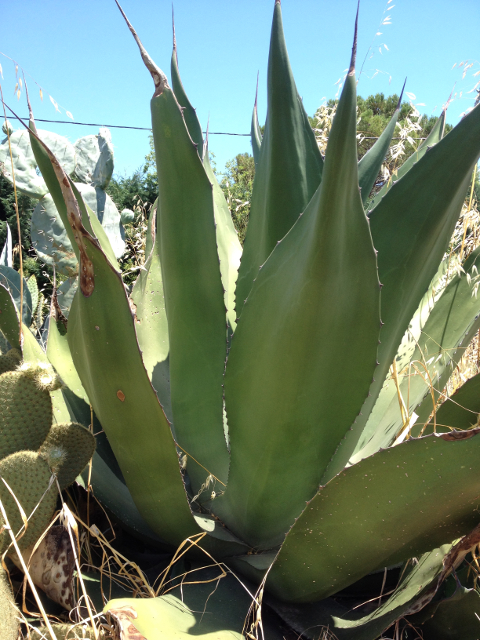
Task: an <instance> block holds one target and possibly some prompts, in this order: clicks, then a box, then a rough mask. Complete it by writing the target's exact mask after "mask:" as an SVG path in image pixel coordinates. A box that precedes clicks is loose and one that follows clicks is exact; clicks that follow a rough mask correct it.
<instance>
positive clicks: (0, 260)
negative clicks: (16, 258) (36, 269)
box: [0, 222, 13, 268]
mask: <svg viewBox="0 0 480 640" xmlns="http://www.w3.org/2000/svg"><path fill="white" fill-rule="evenodd" d="M5 224H6V226H7V239H6V240H5V244H4V245H3V249H2V253H1V254H0V265H2V266H4V267H11V268H13V250H12V232H11V231H10V225H9V224H8V222H6V223H5Z"/></svg>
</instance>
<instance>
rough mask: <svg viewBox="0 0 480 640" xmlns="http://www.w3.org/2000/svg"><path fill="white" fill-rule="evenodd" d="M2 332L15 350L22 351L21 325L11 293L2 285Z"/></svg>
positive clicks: (0, 315) (0, 323)
mask: <svg viewBox="0 0 480 640" xmlns="http://www.w3.org/2000/svg"><path fill="white" fill-rule="evenodd" d="M0 312H1V313H0V330H1V331H2V333H3V334H4V336H5V338H6V339H7V340H8V342H9V343H10V345H11V347H12V348H13V349H21V346H20V340H19V338H20V325H19V322H18V316H17V310H16V307H15V303H14V302H13V298H12V295H11V293H10V291H9V290H8V289H7V287H5V286H4V285H3V284H0Z"/></svg>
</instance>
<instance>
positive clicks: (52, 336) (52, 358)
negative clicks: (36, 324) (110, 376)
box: [47, 309, 90, 424]
mask: <svg viewBox="0 0 480 640" xmlns="http://www.w3.org/2000/svg"><path fill="white" fill-rule="evenodd" d="M52 311H53V313H52ZM52 311H51V313H50V324H49V329H48V340H47V358H48V360H49V362H50V363H51V364H52V366H53V367H54V369H55V371H56V372H57V373H58V375H59V376H60V377H61V379H62V380H63V382H64V383H65V384H66V385H67V387H68V388H69V389H70V391H72V393H74V394H75V395H76V396H78V397H79V398H81V399H82V400H83V401H84V402H85V403H86V404H87V405H88V404H90V402H89V399H88V396H87V394H86V392H85V389H84V388H83V386H82V383H81V381H80V378H79V376H78V373H77V370H76V369H75V365H74V364H73V360H72V354H71V353H70V346H69V344H68V339H67V331H66V329H65V326H64V325H63V323H62V322H61V321H59V320H57V319H56V315H55V310H54V309H53V310H52ZM79 422H81V420H79ZM88 424H90V421H89V422H88Z"/></svg>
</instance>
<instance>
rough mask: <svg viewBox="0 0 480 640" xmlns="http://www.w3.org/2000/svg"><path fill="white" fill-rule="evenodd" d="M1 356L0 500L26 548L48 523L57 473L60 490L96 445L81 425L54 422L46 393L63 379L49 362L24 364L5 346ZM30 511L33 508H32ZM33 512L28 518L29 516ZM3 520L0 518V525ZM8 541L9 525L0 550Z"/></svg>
mask: <svg viewBox="0 0 480 640" xmlns="http://www.w3.org/2000/svg"><path fill="white" fill-rule="evenodd" d="M1 358H2V360H1V361H0V362H1V363H2V364H3V365H4V366H8V367H9V369H6V370H5V372H4V373H2V374H1V375H0V404H1V406H2V412H1V414H0V432H1V433H2V438H1V440H0V477H1V478H2V479H3V482H1V483H0V499H1V501H2V504H3V505H4V508H5V511H6V514H7V518H8V522H9V525H10V528H11V530H12V531H13V532H14V533H15V535H17V534H19V533H21V530H22V527H23V526H24V521H23V518H22V513H21V511H20V508H19V505H21V508H22V509H23V512H24V514H25V515H26V517H27V518H29V520H28V527H27V528H26V531H25V532H24V533H23V534H21V535H19V536H17V541H18V545H19V547H20V549H26V548H28V547H30V546H31V545H32V544H34V543H35V541H36V540H37V539H38V538H39V537H40V535H41V534H42V532H43V531H44V530H45V529H46V527H47V526H48V524H49V522H50V520H51V518H52V515H53V512H54V510H55V506H56V502H57V495H58V492H57V487H56V483H55V482H54V475H56V477H57V479H58V482H59V485H60V487H61V488H62V489H63V488H65V487H67V486H68V485H69V484H71V483H72V482H73V481H74V480H75V478H76V476H77V475H78V474H79V473H80V472H81V471H82V469H83V468H84V467H85V465H86V464H87V463H88V461H89V459H90V458H91V457H92V455H93V452H94V449H95V439H94V437H93V435H92V434H91V433H90V431H88V429H85V428H84V427H82V426H81V425H79V424H76V423H68V424H53V425H52V420H53V414H52V399H51V396H50V393H51V392H52V391H55V390H56V389H58V388H60V386H61V385H62V382H61V380H60V379H59V377H58V376H57V374H56V373H55V372H54V371H53V369H52V367H51V366H50V365H42V364H40V365H32V364H29V363H24V364H22V365H20V366H18V368H17V369H16V370H12V369H14V367H15V365H16V364H18V360H19V353H18V352H16V351H15V350H11V351H9V352H8V353H7V354H5V355H4V356H2V357H1ZM33 512H34V513H33ZM32 513H33V515H32V517H30V515H31V514H32ZM4 524H5V522H4V519H3V517H2V518H0V530H1V527H2V526H3V525H4ZM10 543H11V538H10V535H9V532H8V530H7V529H5V530H4V531H3V532H2V533H1V534H0V553H3V552H4V551H5V550H6V549H7V548H8V546H9V545H10Z"/></svg>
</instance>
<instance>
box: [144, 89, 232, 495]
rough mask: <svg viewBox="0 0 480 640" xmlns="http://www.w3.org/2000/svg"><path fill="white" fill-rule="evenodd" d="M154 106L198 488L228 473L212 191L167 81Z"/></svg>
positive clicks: (187, 430)
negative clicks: (209, 478)
mask: <svg viewBox="0 0 480 640" xmlns="http://www.w3.org/2000/svg"><path fill="white" fill-rule="evenodd" d="M165 83H166V80H165ZM151 111H152V126H153V136H154V141H155V155H156V162H157V175H158V184H159V198H158V215H157V232H158V235H159V242H160V255H161V265H162V278H163V289H164V295H165V308H166V312H167V318H168V332H169V342H170V383H171V399H172V412H173V420H174V423H175V433H176V437H177V442H178V444H179V445H180V446H181V447H182V449H183V450H184V451H185V452H186V453H187V454H188V456H189V462H188V467H187V469H188V473H189V476H190V479H191V480H192V485H193V489H194V491H197V490H198V489H199V488H200V486H201V485H202V484H203V483H204V482H205V480H206V478H207V476H208V475H209V474H213V475H214V476H215V477H216V478H217V479H219V480H220V482H223V483H226V479H227V474H228V450H227V446H226V442H225V436H224V432H223V397H222V395H223V394H222V382H223V372H224V368H225V359H226V320H225V304H224V295H223V294H224V291H223V287H222V281H221V277H220V269H219V265H218V261H219V258H218V253H217V237H216V232H215V214H214V197H213V193H212V185H211V183H210V181H209V178H208V176H207V174H206V172H205V169H204V166H203V164H202V161H201V160H200V157H199V155H198V153H197V149H196V146H195V145H194V144H192V140H191V138H190V136H189V134H188V131H187V129H186V126H185V122H184V118H183V115H182V111H181V109H180V107H179V104H178V103H177V101H176V99H175V95H174V94H173V92H172V90H171V89H170V88H169V87H168V85H166V84H165V86H164V88H163V90H162V92H161V93H158V92H157V95H155V96H154V97H153V98H152V102H151Z"/></svg>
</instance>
